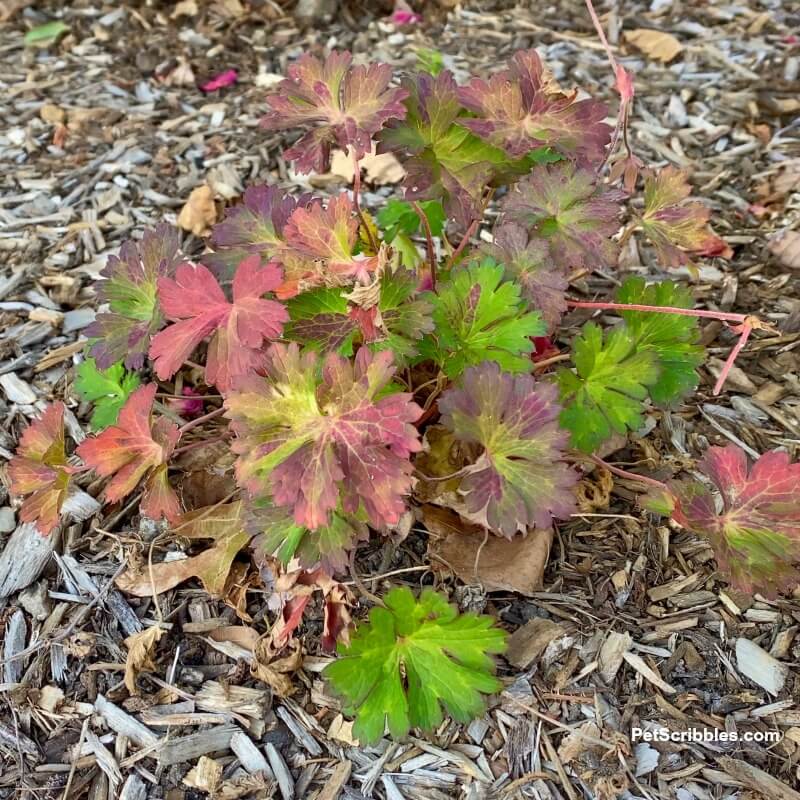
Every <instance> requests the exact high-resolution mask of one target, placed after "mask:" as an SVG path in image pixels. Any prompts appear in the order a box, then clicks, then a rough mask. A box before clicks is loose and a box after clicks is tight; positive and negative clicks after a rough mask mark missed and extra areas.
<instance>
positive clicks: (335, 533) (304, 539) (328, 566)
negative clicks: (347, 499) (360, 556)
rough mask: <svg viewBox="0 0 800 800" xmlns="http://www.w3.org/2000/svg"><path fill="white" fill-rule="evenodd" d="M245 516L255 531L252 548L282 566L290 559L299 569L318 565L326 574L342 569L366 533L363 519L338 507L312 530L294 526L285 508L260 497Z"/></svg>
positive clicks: (249, 525) (367, 530) (366, 535)
mask: <svg viewBox="0 0 800 800" xmlns="http://www.w3.org/2000/svg"><path fill="white" fill-rule="evenodd" d="M247 519H248V521H247V527H248V530H249V531H251V532H252V533H255V534H257V535H256V537H255V538H254V539H253V547H254V548H255V549H256V550H257V551H259V552H260V553H263V554H264V555H267V556H274V557H275V558H277V559H278V560H279V561H280V562H281V563H282V564H283V565H284V566H286V565H288V564H289V562H290V561H291V560H292V559H294V558H296V559H297V561H298V563H299V564H300V566H301V567H302V568H303V569H312V568H314V567H316V566H317V565H320V566H321V567H322V568H323V569H324V570H325V571H326V572H328V573H330V574H334V573H336V572H342V571H343V570H344V569H345V568H346V567H347V554H348V553H349V552H350V550H352V549H353V547H355V545H356V544H357V543H358V542H359V541H360V540H362V539H366V538H367V537H368V536H369V529H368V528H367V526H366V525H365V524H364V521H363V520H360V519H358V518H357V517H355V516H353V515H352V514H346V513H344V512H342V511H340V510H337V511H334V512H333V513H332V514H331V518H330V522H329V523H328V524H327V525H324V526H322V527H320V528H317V530H315V531H311V530H309V529H308V528H306V527H304V526H302V525H298V524H297V523H296V522H295V521H294V519H293V518H292V516H291V514H289V513H288V512H287V511H286V509H284V508H275V507H274V506H272V505H271V504H270V503H269V502H266V501H263V500H261V501H257V502H256V503H254V504H253V507H252V508H251V510H250V512H249V514H248V518H247Z"/></svg>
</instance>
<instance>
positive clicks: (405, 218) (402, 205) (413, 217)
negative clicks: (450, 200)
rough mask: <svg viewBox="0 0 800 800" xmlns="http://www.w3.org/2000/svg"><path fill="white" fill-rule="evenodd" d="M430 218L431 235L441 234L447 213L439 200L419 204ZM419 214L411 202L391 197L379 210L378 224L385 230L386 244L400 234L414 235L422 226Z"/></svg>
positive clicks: (427, 217)
mask: <svg viewBox="0 0 800 800" xmlns="http://www.w3.org/2000/svg"><path fill="white" fill-rule="evenodd" d="M419 207H420V208H421V209H422V212H423V213H424V214H425V217H426V219H427V220H428V226H429V227H430V229H431V235H433V236H440V235H441V233H442V231H443V230H444V223H445V214H444V209H443V208H442V204H441V203H440V202H439V201H438V200H424V201H422V202H421V203H420V204H419ZM420 224H421V222H420V218H419V214H417V212H416V211H415V210H414V208H413V206H412V205H411V203H409V202H406V201H405V200H398V199H397V198H394V197H392V198H390V199H389V201H388V202H387V203H386V205H385V206H384V207H383V208H382V209H381V210H380V211H379V212H378V225H379V226H380V228H381V230H382V231H383V238H384V241H385V242H386V244H391V243H392V242H393V241H394V239H395V237H396V236H397V235H398V234H405V235H406V236H413V235H414V234H415V233H417V232H418V231H419V228H420Z"/></svg>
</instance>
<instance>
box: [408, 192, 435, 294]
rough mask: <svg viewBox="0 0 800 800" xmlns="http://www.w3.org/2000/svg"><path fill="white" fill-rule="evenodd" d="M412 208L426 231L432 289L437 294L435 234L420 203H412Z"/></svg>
mask: <svg viewBox="0 0 800 800" xmlns="http://www.w3.org/2000/svg"><path fill="white" fill-rule="evenodd" d="M411 207H412V208H413V209H414V211H416V212H417V216H418V217H419V219H420V222H421V223H422V227H423V228H424V229H425V244H426V246H427V248H428V264H429V265H430V269H431V289H432V290H433V291H434V292H435V291H436V251H435V250H434V247H433V234H432V233H431V226H430V223H429V222H428V218H427V216H425V212H424V211H423V210H422V209H421V208H420V205H419V203H417V202H416V201H412V203H411Z"/></svg>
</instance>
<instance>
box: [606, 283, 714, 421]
mask: <svg viewBox="0 0 800 800" xmlns="http://www.w3.org/2000/svg"><path fill="white" fill-rule="evenodd" d="M617 302H619V303H631V304H634V305H646V306H672V307H673V308H691V307H692V305H693V302H692V293H691V291H690V290H689V289H688V288H686V287H682V286H680V285H679V284H676V283H673V282H672V281H664V282H663V283H655V284H652V285H650V286H646V285H645V281H644V279H643V278H628V280H626V281H625V283H624V284H623V285H622V287H621V288H620V290H619V292H618V293H617ZM622 318H623V319H624V320H625V326H626V327H627V329H628V330H629V331H630V334H631V336H632V337H633V339H634V342H635V343H636V349H637V351H649V352H652V353H653V354H654V355H655V356H656V358H657V359H658V366H659V376H658V380H657V381H656V383H654V384H653V385H652V386H651V387H650V397H651V398H652V400H653V402H654V403H656V404H657V405H659V406H666V407H669V406H673V405H675V404H676V403H677V402H679V401H680V400H681V399H682V398H684V397H685V396H686V395H687V394H689V393H690V392H692V391H693V390H694V389H695V388H696V386H697V382H698V375H697V372H696V369H697V367H698V366H699V365H700V364H701V363H702V362H703V352H704V351H703V347H702V346H701V345H699V344H698V343H697V342H698V341H699V339H700V327H699V325H698V324H697V319H696V318H695V317H684V316H681V315H679V314H659V313H657V312H647V311H624V312H622Z"/></svg>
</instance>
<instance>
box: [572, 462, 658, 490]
mask: <svg viewBox="0 0 800 800" xmlns="http://www.w3.org/2000/svg"><path fill="white" fill-rule="evenodd" d="M588 458H589V459H591V460H592V461H594V463H595V464H597V465H598V466H599V467H602V468H603V469H607V470H608V471H609V472H611V473H613V474H614V475H618V476H619V477H620V478H627V479H628V480H631V481H639V483H644V484H647V485H648V486H657V487H658V488H659V489H667V484H666V483H663V482H662V481H658V480H656V479H655V478H648V477H647V476H646V475H637V474H636V473H635V472H628V471H627V470H624V469H620V468H619V467H615V466H613V465H611V464H609V463H608V462H606V461H603V459H602V458H600V457H599V456H594V455H590V456H588Z"/></svg>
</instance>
